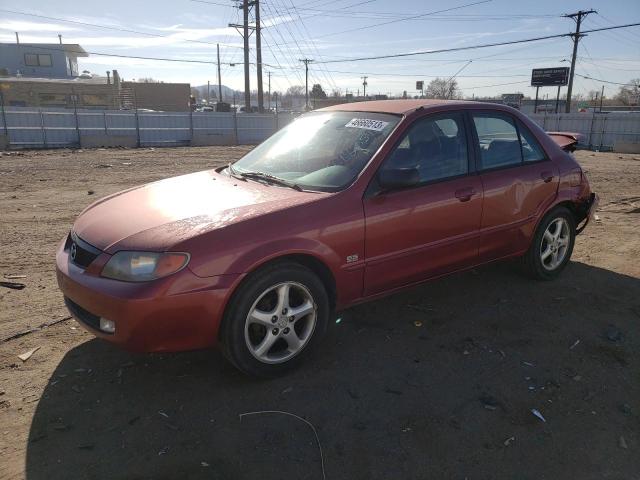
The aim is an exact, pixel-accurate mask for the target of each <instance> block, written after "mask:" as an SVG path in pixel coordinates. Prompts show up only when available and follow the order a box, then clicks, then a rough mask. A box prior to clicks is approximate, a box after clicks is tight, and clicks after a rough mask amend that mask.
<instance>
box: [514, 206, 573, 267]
mask: <svg viewBox="0 0 640 480" xmlns="http://www.w3.org/2000/svg"><path fill="white" fill-rule="evenodd" d="M575 238H576V224H575V219H574V217H573V214H572V213H571V212H570V211H569V210H567V209H566V208H564V207H558V208H555V209H554V210H552V211H551V212H549V213H548V214H547V215H545V217H544V218H543V219H542V221H541V222H540V225H538V229H537V230H536V233H535V235H534V237H533V241H532V242H531V246H530V247H529V250H528V251H527V253H526V254H525V255H524V258H523V260H524V268H525V271H526V272H527V274H529V275H530V276H531V277H533V278H536V279H538V280H551V279H553V278H556V277H557V276H558V275H559V274H560V272H561V271H562V269H564V267H565V266H566V264H567V263H568V262H569V259H570V258H571V253H572V252H573V245H574V242H575Z"/></svg>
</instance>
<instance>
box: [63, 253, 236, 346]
mask: <svg viewBox="0 0 640 480" xmlns="http://www.w3.org/2000/svg"><path fill="white" fill-rule="evenodd" d="M108 258H109V255H108V254H106V253H102V254H100V255H99V256H98V258H96V259H95V260H94V261H93V263H92V265H90V266H89V267H88V268H86V269H84V268H82V267H80V266H78V265H76V264H75V263H73V262H72V261H71V260H70V255H69V251H68V250H65V242H64V241H63V242H62V243H61V244H60V246H59V248H58V251H57V253H56V275H57V279H58V285H59V287H60V290H61V291H62V293H63V295H64V297H65V302H66V303H67V306H68V307H69V311H70V312H71V314H72V315H73V316H74V317H75V318H76V320H78V322H79V323H80V324H81V325H82V326H83V327H84V328H85V329H87V330H88V331H90V332H91V333H93V334H94V335H95V336H97V337H100V338H103V339H105V340H108V341H110V342H112V343H115V344H117V345H119V346H121V347H122V348H125V349H127V350H130V351H139V352H167V351H182V350H194V349H199V348H206V347H211V346H213V345H215V344H216V343H217V337H218V328H219V326H220V321H221V320H222V315H223V312H224V307H225V305H226V302H227V300H228V299H229V297H230V294H231V292H232V291H233V288H234V287H235V285H236V284H237V283H238V282H239V281H240V280H241V277H242V275H219V276H215V277H207V278H201V277H197V276H196V275H194V274H193V273H192V272H191V270H189V269H188V268H185V269H183V270H181V271H180V272H178V273H176V274H174V275H170V276H168V277H165V278H162V279H159V280H155V281H151V282H143V283H130V282H122V281H118V280H112V279H108V278H103V277H100V276H99V269H98V268H97V267H96V265H104V263H106V261H107V260H108ZM100 318H104V319H108V320H111V321H113V322H114V323H115V331H114V332H113V333H107V332H104V331H101V330H100Z"/></svg>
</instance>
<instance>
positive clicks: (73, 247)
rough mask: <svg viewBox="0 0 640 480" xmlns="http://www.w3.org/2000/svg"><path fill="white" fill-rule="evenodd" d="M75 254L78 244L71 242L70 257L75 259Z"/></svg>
mask: <svg viewBox="0 0 640 480" xmlns="http://www.w3.org/2000/svg"><path fill="white" fill-rule="evenodd" d="M77 254H78V246H77V245H76V242H73V243H72V244H71V259H72V260H75V259H76V255H77Z"/></svg>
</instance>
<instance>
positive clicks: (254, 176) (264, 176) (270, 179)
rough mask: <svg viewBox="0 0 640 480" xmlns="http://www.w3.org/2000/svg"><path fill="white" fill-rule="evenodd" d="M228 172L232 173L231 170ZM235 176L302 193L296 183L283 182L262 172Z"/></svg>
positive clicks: (282, 179)
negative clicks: (262, 181)
mask: <svg viewBox="0 0 640 480" xmlns="http://www.w3.org/2000/svg"><path fill="white" fill-rule="evenodd" d="M229 172H230V173H232V172H231V170H230V171H229ZM237 175H240V176H241V177H242V178H251V179H254V180H264V181H265V182H268V183H273V184H275V185H280V186H283V187H289V188H293V189H294V190H297V191H298V192H301V191H302V187H301V186H300V185H298V184H297V183H293V182H289V181H288V180H285V179H284V178H280V177H276V176H274V175H271V174H269V173H264V172H238V173H237Z"/></svg>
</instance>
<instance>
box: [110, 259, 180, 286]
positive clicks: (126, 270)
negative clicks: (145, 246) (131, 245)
mask: <svg viewBox="0 0 640 480" xmlns="http://www.w3.org/2000/svg"><path fill="white" fill-rule="evenodd" d="M187 263H189V254H188V253H174V252H167V253H154V252H117V253H116V254H115V255H114V256H113V257H111V258H110V259H109V261H108V262H107V264H106V265H105V266H104V268H103V269H102V274H101V275H102V276H103V277H107V278H113V279H115V280H123V281H125V282H146V281H149V280H156V279H158V278H162V277H166V276H167V275H171V274H172V273H176V272H178V271H180V270H182V269H183V268H184V267H185V266H186V265H187Z"/></svg>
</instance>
